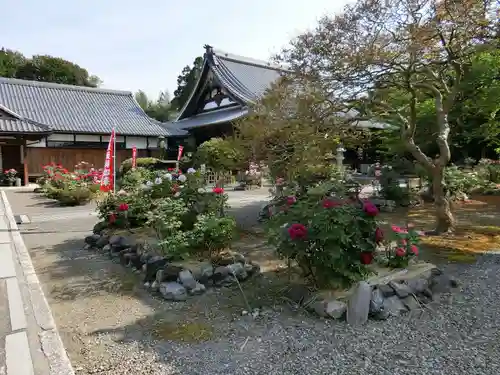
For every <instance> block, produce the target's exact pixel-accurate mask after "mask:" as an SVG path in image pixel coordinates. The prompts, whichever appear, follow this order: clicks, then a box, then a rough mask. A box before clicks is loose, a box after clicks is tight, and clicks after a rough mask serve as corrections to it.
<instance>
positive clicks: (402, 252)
mask: <svg viewBox="0 0 500 375" xmlns="http://www.w3.org/2000/svg"><path fill="white" fill-rule="evenodd" d="M405 255H406V251H405V249H403V248H402V247H398V248H397V249H396V256H398V257H404V256H405Z"/></svg>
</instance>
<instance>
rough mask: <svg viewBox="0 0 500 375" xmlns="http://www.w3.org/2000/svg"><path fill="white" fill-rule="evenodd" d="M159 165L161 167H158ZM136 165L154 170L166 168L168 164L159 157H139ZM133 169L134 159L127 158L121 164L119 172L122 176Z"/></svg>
mask: <svg viewBox="0 0 500 375" xmlns="http://www.w3.org/2000/svg"><path fill="white" fill-rule="evenodd" d="M159 166H160V167H161V168H158V167H159ZM136 167H137V168H146V169H151V170H154V169H166V168H167V165H166V164H165V163H164V162H163V161H162V160H160V159H157V158H137V160H136ZM131 169H132V159H126V160H124V161H123V162H122V164H121V165H120V169H119V170H118V172H119V174H120V176H123V175H124V174H125V173H127V172H128V171H130V170H131Z"/></svg>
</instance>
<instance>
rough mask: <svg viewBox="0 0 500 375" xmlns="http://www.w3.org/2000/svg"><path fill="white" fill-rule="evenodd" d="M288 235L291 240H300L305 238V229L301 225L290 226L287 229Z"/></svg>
mask: <svg viewBox="0 0 500 375" xmlns="http://www.w3.org/2000/svg"><path fill="white" fill-rule="evenodd" d="M288 234H289V235H290V238H291V239H292V240H300V239H304V238H306V237H307V228H306V227H305V225H303V224H298V223H296V224H292V225H290V227H289V228H288Z"/></svg>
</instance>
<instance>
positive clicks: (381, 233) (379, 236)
mask: <svg viewBox="0 0 500 375" xmlns="http://www.w3.org/2000/svg"><path fill="white" fill-rule="evenodd" d="M383 240H384V231H383V230H382V229H380V228H377V229H375V242H377V243H379V242H382V241H383Z"/></svg>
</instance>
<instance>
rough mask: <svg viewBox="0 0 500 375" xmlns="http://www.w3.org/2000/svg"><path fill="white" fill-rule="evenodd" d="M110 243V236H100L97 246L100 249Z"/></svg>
mask: <svg viewBox="0 0 500 375" xmlns="http://www.w3.org/2000/svg"><path fill="white" fill-rule="evenodd" d="M108 244H109V237H108V236H100V237H99V240H97V242H96V244H95V247H97V248H98V249H102V248H103V247H104V246H106V245H108Z"/></svg>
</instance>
